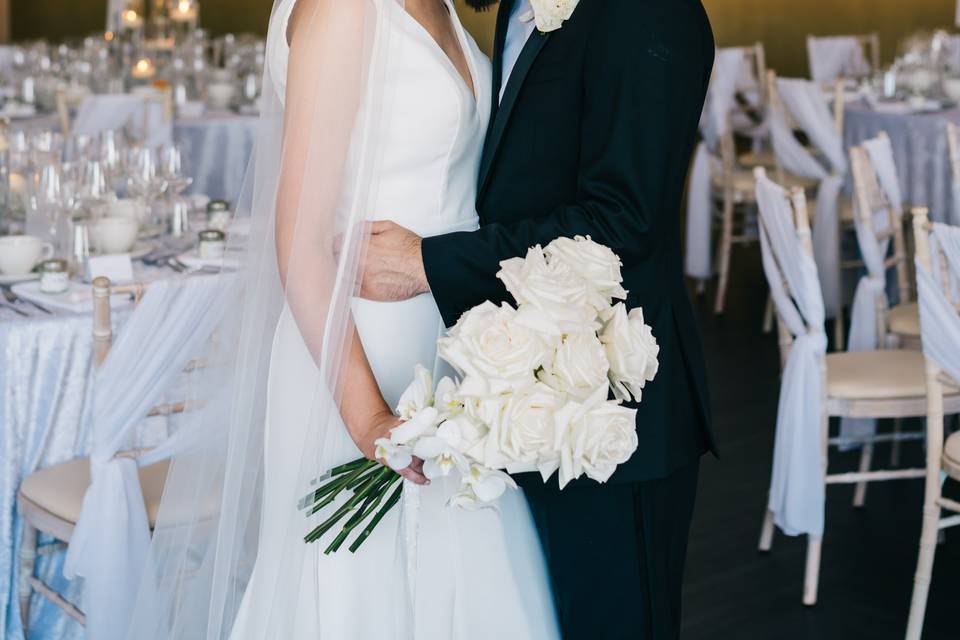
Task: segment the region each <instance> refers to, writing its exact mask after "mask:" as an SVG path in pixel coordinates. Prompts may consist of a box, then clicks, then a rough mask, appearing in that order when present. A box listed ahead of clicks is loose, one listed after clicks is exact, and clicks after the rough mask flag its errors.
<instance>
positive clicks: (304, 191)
mask: <svg viewBox="0 0 960 640" xmlns="http://www.w3.org/2000/svg"><path fill="white" fill-rule="evenodd" d="M265 66H266V70H265V79H264V89H263V100H262V104H261V122H260V125H259V127H260V130H259V132H258V143H257V152H256V155H255V159H254V163H253V167H252V170H251V174H250V179H249V180H248V182H249V184H248V188H247V189H246V190H245V191H246V193H245V196H244V197H243V198H241V205H240V206H239V207H238V210H239V211H240V212H241V213H238V215H242V212H244V211H246V212H248V213H249V216H250V221H249V230H250V231H249V240H248V241H247V242H246V245H245V247H244V256H245V258H244V260H243V268H242V269H241V274H242V278H240V280H241V281H242V282H241V285H242V286H240V287H238V294H237V309H235V310H227V313H226V314H225V317H226V320H225V321H224V323H223V325H224V326H222V327H221V334H220V339H219V341H218V343H217V345H218V347H217V348H218V350H219V351H218V353H219V354H221V357H219V358H217V357H214V358H211V362H212V363H213V364H212V366H211V367H210V371H209V372H205V373H204V374H203V375H205V376H208V378H207V380H206V382H204V383H201V384H199V385H197V388H198V389H203V390H204V394H205V395H204V398H205V405H204V409H203V410H202V411H199V412H197V413H198V414H200V417H198V418H197V419H196V420H195V421H194V422H193V423H192V424H184V425H182V426H181V428H182V429H188V430H195V431H196V433H197V434H200V435H197V436H196V437H197V440H198V442H197V445H196V446H195V447H194V448H193V449H192V450H191V452H190V454H188V455H185V456H183V457H182V458H181V459H178V460H176V461H174V464H173V465H172V468H171V472H170V476H169V478H168V481H167V487H166V490H165V493H164V499H163V503H162V505H161V509H160V514H159V519H158V524H157V527H156V530H155V533H154V539H153V543H152V547H151V552H150V557H149V561H148V567H147V570H146V573H145V576H144V579H143V586H142V588H141V591H140V594H139V596H138V604H137V607H136V610H135V612H134V616H133V624H132V627H131V632H130V637H137V638H144V637H154V638H230V639H232V640H261V639H263V640H267V639H275V638H294V639H297V638H311V639H313V638H329V639H333V640H354V639H364V638H370V639H372V638H378V639H379V638H402V639H411V640H413V639H416V640H450V639H454V638H456V639H472V638H475V639H478V640H479V639H487V638H511V639H520V640H522V639H527V638H529V639H538V640H539V639H541V638H543V639H552V638H556V637H558V635H559V634H558V632H557V630H556V629H557V627H556V622H555V619H554V612H553V604H552V600H551V595H550V591H549V587H548V579H547V575H546V569H545V565H544V563H543V558H542V553H541V550H540V546H539V542H538V540H537V537H536V532H535V529H534V528H533V524H532V521H531V518H530V515H529V513H528V510H527V506H526V503H525V501H524V499H523V497H522V494H521V493H520V492H519V491H516V492H507V494H506V495H504V496H503V498H502V499H501V500H500V503H499V505H498V508H497V509H481V510H463V509H458V508H450V507H447V506H446V502H447V500H448V499H449V498H450V496H452V495H453V494H454V493H455V492H456V491H457V489H458V484H459V480H458V478H456V477H453V476H451V477H448V478H437V479H434V480H433V481H432V482H427V481H426V479H425V478H424V477H423V476H422V475H421V473H420V471H419V469H418V468H414V467H411V468H408V469H406V470H404V471H403V475H404V477H405V478H406V481H405V485H404V495H403V499H402V501H401V508H399V509H394V510H392V511H391V512H390V513H389V514H388V515H387V517H386V518H385V519H384V520H383V521H382V522H381V523H380V525H379V526H378V527H377V528H376V529H375V531H374V533H373V535H372V536H371V537H370V538H369V539H368V540H367V541H366V542H365V543H364V545H363V546H362V547H361V548H360V549H359V551H358V552H357V553H356V554H351V553H349V552H347V551H345V550H344V551H341V552H339V553H334V554H330V555H325V554H324V553H323V549H324V548H325V547H326V544H325V540H326V538H324V539H322V540H321V541H320V542H319V543H315V544H311V545H307V544H305V543H304V541H303V536H304V535H305V534H306V532H307V531H309V530H310V529H311V528H312V527H313V526H315V525H316V523H317V522H319V521H320V520H322V517H323V516H324V515H327V514H328V512H327V511H324V512H321V513H320V514H317V515H316V516H313V517H312V518H307V517H305V516H304V514H303V513H302V512H298V511H297V509H296V504H297V501H298V499H299V498H301V497H302V496H303V495H304V494H305V493H306V492H307V491H308V490H309V488H310V486H311V481H314V480H315V479H316V477H317V476H318V475H320V474H322V472H323V471H325V470H327V469H330V468H331V467H333V466H335V465H338V464H342V463H344V462H348V461H350V460H353V459H355V458H357V457H360V456H361V455H362V456H366V457H368V458H372V457H373V456H374V449H375V447H374V444H373V443H374V441H375V440H376V439H377V438H380V437H384V436H385V435H386V434H387V433H388V432H389V430H390V429H391V428H392V427H394V426H396V424H397V419H396V418H395V417H394V414H393V411H392V410H391V407H395V406H396V405H397V402H398V400H399V397H400V394H401V393H402V391H403V389H404V388H405V387H406V386H407V384H408V383H409V382H410V380H411V378H412V373H413V368H414V365H415V364H418V363H421V364H424V365H426V366H427V367H428V368H429V367H433V368H434V370H435V374H438V373H440V371H439V369H440V368H441V367H442V363H441V362H440V361H439V359H438V358H437V353H436V340H437V337H438V336H439V335H440V334H441V333H442V331H443V330H444V327H443V323H442V321H441V319H440V315H439V312H438V310H437V308H436V305H435V303H434V302H433V299H432V298H431V297H430V296H420V297H417V298H414V299H412V300H408V301H406V302H399V303H377V302H370V301H366V300H361V299H360V298H359V297H357V296H355V295H354V294H356V293H358V292H357V291H356V286H357V285H356V284H355V283H357V282H359V281H360V280H361V278H360V275H361V274H360V273H358V271H359V268H358V265H359V264H361V257H362V255H363V250H364V246H365V244H366V239H367V233H366V229H367V223H368V222H369V221H371V220H375V219H389V220H392V221H394V222H397V223H399V224H401V225H403V226H404V227H406V228H409V229H412V230H414V231H415V232H416V233H418V234H419V235H421V236H430V235H435V234H441V233H449V232H451V231H469V230H473V229H476V228H477V224H478V220H477V215H476V213H475V209H474V201H475V196H476V175H477V169H478V164H479V158H480V153H481V147H482V144H483V138H484V133H485V129H486V127H487V124H488V119H489V113H488V112H489V109H488V105H489V104H490V103H491V95H490V94H491V80H490V65H489V62H488V61H487V59H486V58H485V57H484V56H483V54H482V53H481V52H480V50H479V49H478V48H477V46H476V43H475V42H474V41H473V40H472V39H471V37H470V36H469V35H468V34H467V32H466V31H465V30H464V28H463V26H462V25H461V24H460V22H459V19H458V18H457V14H456V11H455V9H454V6H453V4H452V1H451V0H406V3H405V4H404V3H403V2H402V1H400V0H277V2H276V4H275V5H274V9H273V13H272V16H271V20H270V29H269V34H268V37H267V56H266V65H265ZM237 226H240V225H239V224H238V225H237ZM222 354H226V357H223V356H222ZM208 395H209V397H208Z"/></svg>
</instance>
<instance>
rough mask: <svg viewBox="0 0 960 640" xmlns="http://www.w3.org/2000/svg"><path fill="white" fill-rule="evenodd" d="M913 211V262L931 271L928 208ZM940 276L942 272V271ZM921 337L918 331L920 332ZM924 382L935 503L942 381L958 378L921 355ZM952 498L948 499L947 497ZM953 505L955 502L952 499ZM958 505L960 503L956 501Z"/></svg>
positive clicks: (930, 490)
mask: <svg viewBox="0 0 960 640" xmlns="http://www.w3.org/2000/svg"><path fill="white" fill-rule="evenodd" d="M912 214H913V236H914V242H915V243H916V253H917V262H919V263H920V265H921V266H923V268H924V269H926V270H927V272H929V273H931V274H932V273H933V268H934V267H933V254H932V251H933V250H934V248H933V246H932V245H931V244H930V231H931V229H932V225H931V224H930V218H929V211H928V210H927V209H926V208H925V207H916V208H914V209H913V210H912ZM939 257H940V260H939V264H940V265H942V267H943V268H944V269H946V268H947V266H946V265H947V262H946V256H944V255H942V254H941V255H940V256H939ZM943 275H944V276H945V275H946V274H943ZM940 281H941V282H942V283H943V288H944V293H945V294H946V296H947V299H948V300H950V299H952V295H951V291H950V287H949V284H948V282H949V281H948V279H947V278H946V277H943V278H941V279H940ZM953 303H954V306H955V307H956V309H957V313H958V314H960V301H957V300H953ZM921 339H922V334H921ZM925 361H926V382H927V487H926V492H927V493H926V495H927V503H936V502H938V501H940V500H941V486H940V483H941V477H940V471H941V467H942V464H941V459H942V455H943V443H944V413H945V412H944V396H945V391H944V384H945V383H949V384H950V385H951V386H953V387H956V386H958V381H955V380H952V379H950V378H949V376H948V375H947V374H946V373H945V372H944V371H943V369H941V368H940V366H939V365H938V364H937V363H936V361H934V360H932V359H930V358H925ZM951 502H952V501H951ZM953 504H954V505H956V503H953ZM958 506H960V505H958Z"/></svg>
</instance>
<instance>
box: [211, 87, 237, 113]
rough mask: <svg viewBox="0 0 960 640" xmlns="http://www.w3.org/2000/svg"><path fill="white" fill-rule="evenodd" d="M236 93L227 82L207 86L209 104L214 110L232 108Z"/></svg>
mask: <svg viewBox="0 0 960 640" xmlns="http://www.w3.org/2000/svg"><path fill="white" fill-rule="evenodd" d="M235 91H236V89H235V88H234V86H233V85H232V84H230V83H227V82H215V83H213V84H209V85H207V104H209V105H210V107H211V108H213V109H227V108H229V107H230V101H231V100H233V94H234V92H235Z"/></svg>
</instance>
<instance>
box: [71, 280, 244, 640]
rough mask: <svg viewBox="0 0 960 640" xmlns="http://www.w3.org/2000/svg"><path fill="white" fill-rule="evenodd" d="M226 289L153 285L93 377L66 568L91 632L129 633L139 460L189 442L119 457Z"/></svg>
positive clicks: (94, 635)
mask: <svg viewBox="0 0 960 640" xmlns="http://www.w3.org/2000/svg"><path fill="white" fill-rule="evenodd" d="M227 289H229V287H228V286H227V285H226V282H225V279H221V278H212V277H201V278H193V279H190V280H187V281H176V282H174V281H160V282H157V283H155V284H153V285H151V287H150V289H149V290H148V292H147V293H146V295H145V296H144V298H143V301H142V302H141V303H140V305H139V306H138V308H137V309H136V311H135V312H134V313H133V315H132V316H131V317H130V320H129V321H128V322H127V324H126V325H125V326H124V330H123V332H122V333H121V334H120V336H119V338H118V339H117V341H116V344H115V345H114V346H113V348H112V349H111V351H110V353H109V355H108V356H107V359H106V360H105V361H104V363H103V365H102V366H101V368H100V369H99V371H98V372H97V374H96V379H95V385H94V395H93V409H92V425H93V440H94V442H93V447H92V451H91V454H90V471H91V479H92V482H91V485H90V487H89V488H88V489H87V492H86V495H85V496H84V499H83V508H82V510H81V514H80V518H79V521H78V522H77V524H76V527H75V528H74V532H73V536H72V539H71V541H70V545H69V549H68V551H67V557H66V561H65V563H64V568H63V573H64V576H65V577H67V578H68V579H73V578H75V577H77V576H80V577H83V578H84V579H85V582H84V588H85V602H86V613H87V634H88V637H89V638H91V639H92V640H113V639H115V638H123V637H126V633H127V624H128V623H129V620H128V616H129V614H130V612H131V611H132V610H133V605H134V599H135V597H136V593H137V589H138V587H139V584H140V577H141V572H142V569H143V566H144V561H145V559H146V554H147V550H148V548H149V545H150V530H149V525H148V522H147V514H146V511H145V507H144V502H143V495H142V491H141V488H140V481H139V477H138V474H137V466H138V464H140V465H148V464H153V463H155V462H159V461H160V460H163V459H166V458H169V457H171V456H172V455H173V454H174V453H176V452H177V451H178V446H175V445H177V444H182V443H186V442H188V439H187V438H185V437H183V436H182V435H180V434H178V433H174V434H173V435H172V436H171V437H170V438H169V439H168V440H167V441H166V442H164V443H161V445H160V446H159V447H158V449H156V450H155V451H154V452H152V454H151V455H148V456H144V457H143V458H141V459H140V460H133V459H129V458H118V457H117V454H118V453H120V452H121V451H122V450H124V449H125V448H127V447H129V446H130V440H131V437H132V435H133V431H134V429H135V428H136V426H137V425H138V424H139V423H140V422H141V421H142V420H143V419H144V418H145V417H146V416H147V414H148V413H149V411H150V409H151V408H152V407H153V406H154V405H156V404H157V402H158V401H159V400H160V398H161V397H162V396H163V394H164V393H165V392H166V391H167V390H168V389H169V388H170V387H171V385H172V384H173V383H174V382H175V381H176V379H177V378H178V377H179V376H180V375H181V373H182V371H183V368H184V367H185V366H186V364H187V363H188V362H189V360H190V358H191V357H194V356H195V355H196V354H197V353H199V352H201V351H202V348H203V345H204V343H205V342H206V341H207V340H208V339H209V337H210V335H211V333H212V332H213V330H214V328H215V327H216V325H217V323H218V322H219V318H218V317H217V314H216V313H215V312H216V310H217V309H222V308H223V307H224V306H225V305H221V304H219V302H220V300H221V298H220V297H221V296H222V295H226V293H227Z"/></svg>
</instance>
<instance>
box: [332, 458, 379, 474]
mask: <svg viewBox="0 0 960 640" xmlns="http://www.w3.org/2000/svg"><path fill="white" fill-rule="evenodd" d="M375 464H377V463H376V462H375V461H373V460H368V459H367V458H357V459H356V460H354V461H353V462H348V463H347V464H342V465H340V466H339V467H334V468H333V469H330V476H331V477H332V476H339V475H341V474H344V473H347V472H349V471H354V470H356V469H357V468H358V467H368V468H369V467H370V466H371V465H375Z"/></svg>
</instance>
